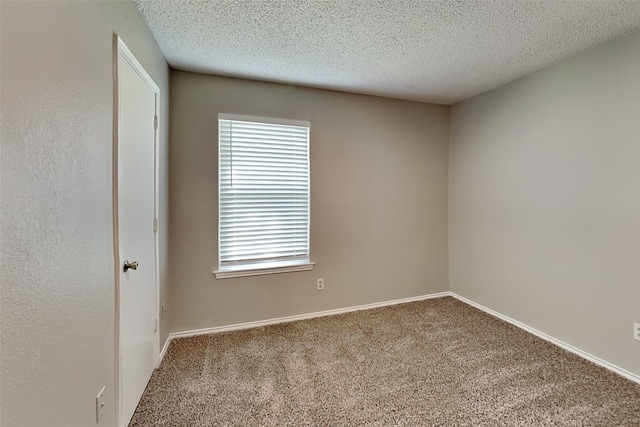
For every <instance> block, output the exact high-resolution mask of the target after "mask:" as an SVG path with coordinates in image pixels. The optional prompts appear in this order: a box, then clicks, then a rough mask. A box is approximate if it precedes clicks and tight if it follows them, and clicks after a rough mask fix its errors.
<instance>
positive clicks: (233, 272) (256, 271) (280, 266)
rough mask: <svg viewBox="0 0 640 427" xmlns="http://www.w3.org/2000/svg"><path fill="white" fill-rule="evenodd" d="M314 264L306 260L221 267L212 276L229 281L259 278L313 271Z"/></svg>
mask: <svg viewBox="0 0 640 427" xmlns="http://www.w3.org/2000/svg"><path fill="white" fill-rule="evenodd" d="M315 264H316V263H315V262H312V261H311V260H309V259H308V258H307V259H298V260H295V261H275V262H260V263H255V264H242V265H234V266H226V267H221V268H220V269H218V270H217V271H214V272H213V274H214V275H215V276H216V279H230V278H233V277H249V276H261V275H263V274H278V273H292V272H295V271H309V270H313V266H314V265H315Z"/></svg>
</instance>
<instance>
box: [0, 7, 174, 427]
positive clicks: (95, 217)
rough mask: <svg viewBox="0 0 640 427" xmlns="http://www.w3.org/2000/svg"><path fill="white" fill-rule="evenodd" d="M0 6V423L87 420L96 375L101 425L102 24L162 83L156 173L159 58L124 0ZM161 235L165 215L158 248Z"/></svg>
mask: <svg viewBox="0 0 640 427" xmlns="http://www.w3.org/2000/svg"><path fill="white" fill-rule="evenodd" d="M0 14H1V55H2V57H1V67H2V68H1V75H2V78H1V86H0V90H1V95H2V96H1V98H2V100H1V107H2V119H1V120H2V122H1V123H2V131H1V132H2V133H1V135H2V168H1V179H2V197H1V202H0V203H1V206H2V217H1V228H0V230H1V233H2V239H1V255H2V259H1V282H2V304H1V307H2V308H1V311H2V313H1V320H2V336H1V346H0V347H1V352H2V353H1V356H0V357H1V390H0V392H1V394H2V402H1V411H0V412H1V415H0V424H1V425H2V426H3V427H13V426H20V427H31V426H34V427H35V426H38V427H40V426H47V427H53V426H64V427H70V426H80V427H86V426H91V425H95V423H96V421H95V397H96V395H97V394H98V392H99V391H100V389H101V387H102V386H103V385H106V387H107V389H106V403H107V407H106V410H105V416H104V418H103V420H102V422H101V423H100V425H101V426H113V425H115V405H114V398H115V396H114V359H115V350H114V315H115V285H114V276H115V265H114V243H113V215H112V209H113V208H112V206H113V203H112V149H113V148H112V147H113V116H114V115H113V89H114V82H113V33H114V32H116V33H118V34H120V35H121V36H122V38H123V40H124V41H125V43H126V44H127V45H128V46H129V48H130V49H131V50H132V51H133V53H134V54H135V55H136V56H137V58H138V59H139V61H140V62H141V63H142V64H143V66H144V67H145V68H146V69H147V71H148V72H149V74H150V75H151V77H152V78H153V79H154V80H155V81H156V83H157V84H158V85H159V87H160V88H161V90H162V92H163V97H162V104H161V137H160V151H161V156H160V157H161V159H162V160H161V171H165V172H164V174H165V175H166V170H167V168H166V166H167V153H168V130H169V128H168V101H169V98H168V96H166V95H167V92H168V81H169V69H168V66H167V64H166V62H165V61H164V57H163V56H162V54H161V53H160V50H159V49H158V47H157V45H156V43H155V41H154V40H153V38H152V37H151V34H150V33H149V31H148V29H147V27H146V26H145V24H144V22H143V20H142V18H141V17H140V15H139V13H138V11H137V9H136V7H135V6H134V4H133V3H132V2H128V1H126V2H121V1H118V2H115V1H113V2H112V1H106V2H57V1H56V2H30V1H20V2H8V1H3V2H1V3H0ZM163 168H164V169H163ZM167 182H168V180H167V177H166V176H162V177H161V180H160V194H161V197H162V199H161V203H160V204H161V212H160V216H161V220H162V219H163V218H166V217H167ZM161 224H162V221H161ZM166 235H167V234H166V220H165V225H164V228H162V229H161V232H160V239H161V241H160V246H161V255H162V256H164V257H166V247H167V241H166ZM166 294H167V289H166V276H163V277H162V295H163V298H164V297H166ZM167 333H168V330H167V328H166V325H165V326H164V327H163V338H165V337H166V336H167Z"/></svg>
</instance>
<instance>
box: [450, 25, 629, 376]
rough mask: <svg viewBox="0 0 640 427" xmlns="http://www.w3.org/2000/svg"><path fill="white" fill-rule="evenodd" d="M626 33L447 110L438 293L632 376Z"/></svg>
mask: <svg viewBox="0 0 640 427" xmlns="http://www.w3.org/2000/svg"><path fill="white" fill-rule="evenodd" d="M639 76H640V34H639V33H636V34H634V35H632V36H629V37H626V38H624V39H620V40H617V41H614V42H612V43H610V44H607V45H605V46H602V47H598V48H595V49H593V50H590V51H588V52H586V53H584V54H581V55H578V56H576V57H574V58H572V59H570V60H568V61H566V62H564V63H562V64H559V65H556V66H554V67H551V68H549V69H547V70H544V71H541V72H539V73H537V74H534V75H532V76H529V77H527V78H524V79H522V80H520V81H518V82H515V83H512V84H510V85H508V86H504V87H502V88H499V89H496V90H494V91H491V92H488V93H486V94H484V95H481V96H478V97H476V98H473V99H471V100H468V101H465V102H463V103H460V104H457V105H455V106H453V107H452V115H451V129H452V132H451V153H450V167H449V171H450V175H449V185H450V196H449V197H450V198H449V209H450V210H449V213H450V242H449V243H450V286H451V290H452V291H454V292H456V293H459V294H461V295H463V296H465V297H467V298H470V299H471V300H473V301H476V302H478V303H480V304H483V305H485V306H487V307H489V308H492V309H494V310H497V311H498V312H501V313H503V314H505V315H508V316H510V317H512V318H515V319H517V320H519V321H522V322H524V323H526V324H528V325H531V326H533V327H534V328H536V329H538V330H540V331H543V332H545V333H547V334H549V335H551V336H554V337H556V338H558V339H560V340H562V341H564V342H566V343H569V344H572V345H574V346H576V347H578V348H580V349H582V350H584V351H587V352H588V353H591V354H593V355H595V356H597V357H600V358H602V359H604V360H607V361H609V362H611V363H614V364H616V365H618V366H620V367H622V368H625V369H627V370H629V371H631V372H633V373H635V374H636V375H640V343H638V342H637V341H634V340H633V338H632V334H631V331H632V323H633V322H634V321H636V322H638V321H640V283H639V281H638V277H639V276H638V260H639V259H640V192H639V191H638V189H639V185H640V184H639V183H640V167H639V163H638V160H639V159H640V77H639Z"/></svg>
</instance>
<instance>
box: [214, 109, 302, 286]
mask: <svg viewBox="0 0 640 427" xmlns="http://www.w3.org/2000/svg"><path fill="white" fill-rule="evenodd" d="M218 134H219V137H218V156H219V162H218V168H219V169H218V170H219V176H218V196H219V204H218V254H219V269H218V271H216V272H215V275H216V277H217V278H219V279H221V278H226V277H238V276H251V275H257V274H269V273H279V272H289V271H301V270H310V269H311V268H312V267H313V263H311V262H310V260H309V123H308V122H298V121H291V120H278V119H267V118H258V117H247V116H234V115H228V114H220V115H218Z"/></svg>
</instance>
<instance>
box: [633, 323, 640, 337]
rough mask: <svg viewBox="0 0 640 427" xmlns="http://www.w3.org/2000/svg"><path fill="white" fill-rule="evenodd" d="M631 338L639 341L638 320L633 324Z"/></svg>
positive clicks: (639, 326) (639, 325)
mask: <svg viewBox="0 0 640 427" xmlns="http://www.w3.org/2000/svg"><path fill="white" fill-rule="evenodd" d="M633 339H634V340H637V341H640V323H638V322H635V323H634V324H633Z"/></svg>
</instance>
